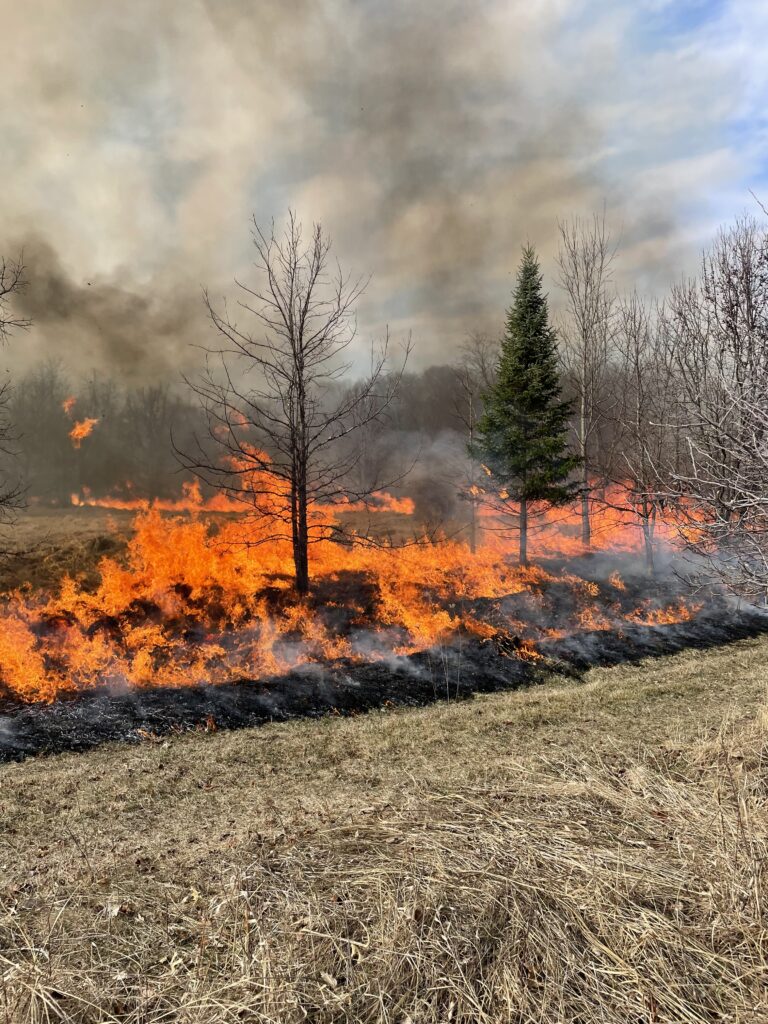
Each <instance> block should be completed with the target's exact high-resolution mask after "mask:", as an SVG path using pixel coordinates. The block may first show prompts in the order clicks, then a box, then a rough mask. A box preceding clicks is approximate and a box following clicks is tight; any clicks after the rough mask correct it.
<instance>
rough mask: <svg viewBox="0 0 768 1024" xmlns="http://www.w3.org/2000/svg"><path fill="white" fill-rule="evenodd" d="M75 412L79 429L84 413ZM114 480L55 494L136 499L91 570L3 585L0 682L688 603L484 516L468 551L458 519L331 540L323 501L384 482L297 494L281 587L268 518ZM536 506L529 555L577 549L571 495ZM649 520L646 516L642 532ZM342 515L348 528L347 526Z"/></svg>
mask: <svg viewBox="0 0 768 1024" xmlns="http://www.w3.org/2000/svg"><path fill="white" fill-rule="evenodd" d="M84 422H85V423H87V424H89V426H88V429H87V430H86V431H85V432H84V433H82V435H81V436H87V434H88V433H89V432H90V430H91V429H92V427H93V425H95V423H96V422H97V421H96V420H87V421H84ZM78 426H80V424H75V428H77V427H78ZM235 468H236V469H238V470H239V471H240V472H241V473H242V480H243V482H244V484H245V485H247V487H248V488H250V491H251V493H252V495H253V498H254V503H255V504H256V506H257V508H258V507H261V508H262V509H263V508H265V507H267V508H268V507H269V505H268V503H270V502H274V501H277V500H278V499H279V497H280V494H281V492H280V491H279V488H280V487H281V486H287V485H286V484H285V482H284V481H276V480H275V478H274V477H273V475H272V474H270V473H269V472H268V469H267V468H263V467H262V468H254V467H253V465H252V464H251V465H250V467H247V466H244V467H235ZM125 491H126V497H123V498H106V499H102V498H96V497H94V496H92V495H91V494H90V493H89V492H88V491H87V490H86V489H84V490H83V491H82V492H81V493H80V494H73V495H72V503H73V504H74V505H88V506H91V505H92V506H96V507H106V508H112V509H121V508H123V509H129V510H135V511H136V512H137V515H136V518H135V520H134V524H133V527H134V529H133V535H132V537H131V539H130V540H129V542H128V546H127V550H126V552H125V555H124V556H122V557H120V558H115V557H107V558H104V559H103V560H102V561H101V562H100V564H99V582H98V585H96V586H95V587H94V586H92V585H90V586H89V585H88V584H87V583H86V582H84V581H81V580H79V579H77V578H74V577H66V578H65V579H64V580H63V582H62V583H61V585H60V587H59V589H58V592H56V593H35V592H32V591H17V592H15V593H12V594H10V595H7V596H6V598H5V600H4V603H3V605H2V606H1V607H0V697H2V696H6V697H11V698H13V699H16V700H22V701H52V700H55V699H56V698H58V697H59V696H61V695H63V694H66V693H72V692H78V691H82V690H86V689H89V688H93V687H99V686H102V687H103V686H111V687H126V686H128V687H145V686H153V687H155V686H179V685H190V684H202V683H223V682H227V681H230V680H233V679H243V678H252V679H258V678H262V677H266V676H271V675H275V674H280V673H285V672H288V671H290V670H292V669H294V668H296V667H298V666H301V665H304V664H307V663H311V662H326V661H329V660H333V659H346V660H347V661H348V662H350V663H354V662H356V661H358V662H360V661H370V660H372V659H377V658H387V657H391V656H392V655H393V654H395V655H398V654H410V653H413V652H415V651H418V650H424V649H427V648H433V647H435V646H436V645H440V644H454V643H456V642H457V641H458V640H459V639H460V638H461V637H462V636H466V637H471V638H475V640H478V639H479V640H481V641H482V642H488V643H492V644H493V645H494V646H495V648H496V650H497V653H498V654H500V655H503V656H507V657H514V658H519V659H522V660H527V661H531V660H536V659H538V658H539V657H540V654H539V651H538V650H537V646H536V645H537V643H538V641H540V640H543V639H546V638H548V637H554V636H562V635H567V634H569V633H575V632H580V631H584V630H604V629H615V628H617V627H620V626H622V624H624V625H626V624H627V623H631V624H635V625H646V626H656V625H664V624H667V623H673V622H681V621H686V620H688V619H690V618H691V617H693V616H694V615H695V614H696V613H697V611H698V610H699V608H700V606H699V605H695V604H691V603H686V602H685V601H682V600H681V599H679V598H676V599H675V600H673V601H671V602H667V603H665V602H664V601H663V600H662V599H660V598H656V599H651V598H645V599H641V598H639V597H638V595H637V593H635V595H634V597H633V596H632V593H631V591H632V588H631V587H630V586H628V584H627V581H626V579H624V578H622V577H621V576H619V574H618V573H613V575H611V576H610V577H608V579H607V580H604V581H602V582H596V581H595V580H594V579H586V578H583V577H582V576H580V575H579V574H578V573H577V572H575V571H569V570H568V569H567V568H565V567H564V566H567V565H568V564H570V563H568V562H565V561H563V562H557V561H554V562H550V563H548V567H546V568H545V567H544V566H543V565H541V564H532V565H528V566H524V567H521V566H519V565H517V564H515V562H514V560H513V558H512V557H511V553H512V550H513V549H514V546H515V538H514V535H512V536H511V537H510V536H509V535H507V536H504V535H503V534H502V533H500V532H497V531H496V530H495V529H494V527H495V524H494V523H493V522H492V521H491V520H489V519H487V518H486V519H485V520H484V526H485V529H484V530H483V537H484V543H483V544H481V545H480V546H478V548H477V550H476V551H474V552H471V551H470V548H469V545H468V544H467V543H466V542H465V541H464V540H463V539H462V538H461V537H460V536H444V537H442V538H439V539H437V540H435V539H434V538H430V539H429V540H427V538H426V537H425V538H422V539H421V541H420V542H414V543H408V544H405V545H403V546H399V547H398V546H387V545H384V544H370V543H363V542H362V538H358V541H360V542H359V543H356V544H349V543H346V542H345V543H340V542H339V541H338V539H337V538H338V537H339V533H338V531H337V530H336V529H335V527H337V526H338V524H339V521H340V520H339V516H344V515H345V514H350V515H351V514H352V513H361V512H368V511H375V510H381V511H386V512H392V513H397V514H399V515H403V516H404V517H407V516H410V515H412V514H413V503H412V502H411V501H410V499H407V498H397V497H394V496H393V495H390V494H388V493H386V492H378V493H376V494H374V495H373V496H372V498H371V499H370V501H368V502H365V503H362V502H356V501H348V502H346V503H345V502H341V503H337V504H334V505H332V506H317V505H316V506H313V507H312V508H311V509H310V517H311V521H312V523H313V525H314V528H315V530H314V534H313V536H314V537H315V541H316V542H315V543H313V544H312V546H311V574H312V578H313V580H314V583H315V594H316V596H315V597H310V598H307V599H303V600H298V599H297V598H296V596H295V594H294V593H293V590H292V572H293V564H292V549H291V544H290V540H289V536H288V534H287V532H286V533H285V534H284V535H280V534H278V535H275V526H274V522H272V521H270V520H265V519H263V518H259V517H258V516H254V515H237V516H232V515H230V516H227V517H223V518H222V517H218V518H217V517H216V516H213V515H211V514H210V513H216V512H226V513H231V512H236V511H237V512H242V511H243V510H244V509H246V510H247V506H245V505H243V504H242V503H241V502H238V501H235V500H233V499H230V498H227V497H225V496H222V495H218V496H214V497H212V498H205V497H204V496H203V494H202V492H201V489H200V485H199V484H198V483H197V482H188V483H186V484H185V485H184V486H183V489H182V495H181V497H179V498H178V499H164V500H157V501H154V502H153V503H152V504H151V506H150V504H149V502H148V501H146V500H145V499H141V498H139V497H137V496H134V494H133V491H134V489H133V488H132V487H131V485H130V484H126V487H125ZM615 504H616V505H617V506H619V503H618V502H616V503H615ZM619 507H620V506H619ZM350 521H351V520H350ZM540 522H542V523H545V524H546V525H547V529H546V530H539V531H536V532H534V534H533V538H532V546H533V547H534V548H537V549H538V551H539V555H540V556H544V555H548V556H550V557H553V556H554V557H556V558H562V557H563V556H566V557H569V556H572V555H583V554H584V549H583V546H582V545H581V541H580V539H579V525H580V524H579V518H578V514H577V513H576V512H571V511H570V510H565V511H564V510H562V509H559V510H554V511H551V512H548V513H546V515H544V516H542V517H541V520H540ZM593 525H594V535H595V537H596V538H598V539H599V541H600V543H601V544H602V546H603V549H604V550H609V551H613V552H618V553H620V554H622V553H624V554H627V553H628V554H630V555H635V554H637V552H638V551H639V550H640V548H641V543H640V541H641V538H640V536H639V532H638V530H637V528H636V525H635V524H633V523H632V522H631V520H630V519H629V518H628V517H627V515H626V514H624V513H621V512H617V511H615V509H614V508H613V507H611V505H610V504H608V503H606V504H605V506H604V507H603V509H602V510H601V509H599V508H596V510H595V516H594V519H593ZM666 529H667V527H666V525H665V524H664V523H661V522H660V523H658V524H657V535H664V531H665V530H666ZM415 532H416V528H415V527H414V529H413V530H412V531H411V533H412V534H414V533H415ZM346 533H347V539H349V528H347V530H346ZM572 564H577V563H572ZM587 564H588V563H587Z"/></svg>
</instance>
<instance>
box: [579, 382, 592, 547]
mask: <svg viewBox="0 0 768 1024" xmlns="http://www.w3.org/2000/svg"><path fill="white" fill-rule="evenodd" d="M582 390H583V389H582ZM579 421H580V422H579V434H580V436H579V448H580V449H581V451H580V455H581V472H582V478H581V542H582V544H583V545H584V547H585V548H588V547H589V546H590V544H591V543H592V524H591V522H590V518H589V466H588V465H587V399H586V396H585V395H584V394H582V396H581V410H580V415H579Z"/></svg>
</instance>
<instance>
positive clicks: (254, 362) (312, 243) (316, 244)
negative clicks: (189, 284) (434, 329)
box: [177, 213, 408, 596]
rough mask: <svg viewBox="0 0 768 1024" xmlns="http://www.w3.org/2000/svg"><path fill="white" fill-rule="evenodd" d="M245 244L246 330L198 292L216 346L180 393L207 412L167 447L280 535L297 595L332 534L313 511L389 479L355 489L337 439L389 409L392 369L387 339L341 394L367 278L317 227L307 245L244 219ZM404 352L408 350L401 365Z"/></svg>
mask: <svg viewBox="0 0 768 1024" xmlns="http://www.w3.org/2000/svg"><path fill="white" fill-rule="evenodd" d="M253 244H254V248H255V250H256V259H255V264H254V266H255V270H256V274H257V277H256V281H255V283H254V284H253V285H245V284H242V283H240V282H238V285H239V288H240V290H241V293H242V295H243V299H242V301H241V302H240V308H241V311H242V312H243V313H245V314H246V315H247V316H248V317H249V318H250V319H251V321H252V322H253V323H254V325H255V328H256V330H255V332H254V333H251V332H250V331H249V330H248V329H247V327H244V326H241V325H240V324H239V323H238V322H237V321H236V320H235V319H234V318H233V317H232V316H231V315H230V314H229V312H228V310H227V309H226V308H225V309H224V310H223V311H219V310H217V309H216V308H215V307H214V305H213V303H212V302H211V301H210V300H209V298H208V296H207V295H206V297H205V298H206V303H207V306H208V312H209V315H210V318H211V323H212V324H213V327H214V328H215V330H216V332H217V334H218V336H219V337H220V339H221V345H220V347H218V348H213V349H209V350H208V369H207V372H206V373H205V375H204V376H203V377H202V378H201V379H200V380H199V381H196V382H193V383H191V384H190V386H191V387H192V390H193V391H194V392H195V393H196V394H197V396H198V397H199V399H200V400H201V402H202V405H203V409H204V411H205V413H206V415H207V420H208V437H207V439H206V440H205V443H203V442H202V441H197V442H196V443H193V445H192V448H193V450H192V451H189V450H186V451H178V449H177V451H178V454H179V456H180V458H181V461H182V464H183V465H184V466H186V467H187V468H189V469H191V470H192V471H193V472H194V473H196V474H197V476H198V477H200V478H201V479H202V480H204V481H206V482H207V483H211V484H213V485H215V486H217V487H218V488H219V489H221V490H222V491H224V492H225V493H226V494H227V495H228V496H230V497H232V498H234V499H236V500H239V501H242V502H243V503H244V504H245V505H246V506H248V508H249V510H250V511H251V513H252V514H253V515H255V516H258V517H260V518H261V519H263V520H265V521H266V522H267V524H268V526H269V527H270V528H269V529H268V532H267V533H266V534H265V537H264V539H265V540H268V539H274V538H285V537H289V538H290V540H291V544H292V549H293V561H294V570H295V573H294V582H295V587H296V591H297V593H298V594H299V595H302V596H303V595H305V594H307V592H308V591H309V546H310V544H311V543H312V542H313V541H316V540H320V539H323V538H325V537H328V536H329V533H330V526H331V517H329V516H324V515H318V514H317V513H315V514H313V509H317V508H318V507H328V506H333V505H334V504H340V503H342V502H344V501H345V500H348V499H350V498H352V499H353V500H357V501H360V500H363V501H365V500H366V499H367V498H368V497H370V493H371V491H373V490H374V489H375V488H378V487H381V486H383V485H385V484H386V483H391V481H380V482H378V483H376V484H374V483H373V481H371V480H370V479H366V481H365V482H364V483H363V485H362V488H361V489H357V488H356V487H355V483H354V477H355V469H356V467H357V466H358V463H359V461H360V459H361V457H362V456H361V451H360V448H359V447H358V446H354V445H349V444H348V443H346V442H347V441H348V439H349V436H350V434H352V433H353V432H355V431H361V430H362V429H363V428H364V427H365V426H366V424H369V423H371V422H373V421H374V420H376V419H378V418H379V417H380V416H381V415H382V414H383V412H384V411H385V409H387V407H388V406H389V405H390V403H391V401H392V399H393V397H394V395H395V393H396V391H397V388H398V385H399V381H400V376H401V374H402V368H401V370H400V372H399V373H387V372H386V360H387V343H386V341H385V343H384V345H383V346H382V347H381V350H380V351H379V352H378V353H373V354H372V359H371V368H370V371H369V373H368V374H367V376H366V377H365V378H364V379H363V380H362V381H360V382H358V385H357V387H355V388H352V389H346V390H344V391H343V392H341V393H339V387H338V384H339V381H340V380H341V379H342V378H343V376H344V375H345V373H347V372H348V371H349V369H350V363H349V362H348V361H345V354H346V353H347V350H348V349H349V346H350V344H351V343H352V341H353V339H354V337H355V330H356V323H355V304H356V302H357V300H358V299H359V297H360V296H361V294H362V292H363V290H364V288H365V284H366V282H365V281H364V280H363V279H361V278H357V279H350V278H348V277H347V276H346V275H345V274H344V273H343V272H342V270H341V268H340V267H339V266H338V264H334V263H333V262H332V260H331V257H330V249H331V242H330V239H329V238H328V236H327V235H326V234H324V232H323V230H322V228H321V227H320V225H319V224H315V225H314V226H313V229H312V233H311V236H310V237H309V239H307V240H305V239H304V236H303V233H302V227H301V224H300V223H299V222H298V220H297V218H296V216H295V214H293V213H290V214H289V217H288V223H287V225H286V228H285V231H284V232H282V233H276V231H275V228H274V225H273V227H272V229H271V231H270V232H269V233H265V232H264V231H263V230H262V229H261V228H260V227H259V226H258V224H256V222H255V221H254V229H253ZM407 355H408V350H407V348H406V352H405V356H404V360H403V366H404V365H405V359H407ZM358 479H359V478H358Z"/></svg>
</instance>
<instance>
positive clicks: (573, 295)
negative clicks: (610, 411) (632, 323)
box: [557, 212, 616, 547]
mask: <svg viewBox="0 0 768 1024" xmlns="http://www.w3.org/2000/svg"><path fill="white" fill-rule="evenodd" d="M558 228H559V233H560V246H559V250H558V255H557V263H558V266H559V268H560V272H559V283H560V286H561V287H562V288H563V290H564V291H565V294H566V296H567V306H566V317H565V319H564V322H563V323H562V324H561V325H560V328H559V335H560V340H561V352H562V356H563V364H564V369H565V371H566V374H567V376H568V378H569V381H570V383H571V386H572V387H574V389H575V392H576V394H575V398H576V402H577V406H578V419H577V422H576V436H577V450H578V454H579V456H580V458H581V473H582V481H581V539H582V542H583V543H584V545H585V546H587V547H588V546H589V544H590V542H591V536H592V530H591V522H590V500H589V498H590V487H591V477H592V476H593V475H594V473H595V462H596V460H595V455H594V447H595V441H596V436H597V432H598V430H599V428H600V425H601V421H602V419H603V417H604V414H605V410H604V409H602V408H601V404H600V402H599V396H600V395H601V394H602V393H604V388H603V384H604V378H605V373H606V369H607V367H608V363H609V351H610V339H611V334H612V331H613V312H614V298H613V293H612V290H611V279H612V267H613V262H614V259H615V256H616V248H615V246H614V244H613V242H612V239H611V236H610V233H609V231H608V229H607V227H606V223H605V212H603V213H602V214H599V215H598V214H594V215H593V217H592V219H591V220H583V219H581V218H579V217H574V218H573V219H572V220H571V221H569V222H567V223H566V222H561V223H559V224H558Z"/></svg>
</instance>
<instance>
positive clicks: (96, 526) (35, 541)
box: [0, 506, 420, 594]
mask: <svg viewBox="0 0 768 1024" xmlns="http://www.w3.org/2000/svg"><path fill="white" fill-rule="evenodd" d="M180 514H181V515H183V514H184V513H169V515H180ZM135 515H136V513H135V512H131V511H125V510H119V509H118V510H109V509H101V508H90V507H87V506H86V507H80V508H76V507H72V508H42V507H41V508H36V507H31V508H28V509H26V510H24V511H23V512H21V513H19V515H18V518H17V520H16V521H15V522H14V523H13V524H12V525H10V526H5V527H3V526H0V594H2V593H6V592H8V591H11V590H16V589H18V588H19V587H24V586H29V587H32V588H33V589H41V590H42V589H46V590H53V589H55V588H56V587H57V586H58V584H59V583H60V582H61V580H62V578H63V577H64V576H73V577H76V578H78V579H82V580H83V581H84V582H85V583H86V584H87V585H95V584H96V583H97V582H98V578H99V574H98V566H99V562H100V561H101V559H102V558H103V557H105V556H110V557H114V556H120V555H122V554H123V552H124V551H125V548H126V544H127V541H128V539H129V538H130V537H131V536H132V534H133V529H132V524H133V520H134V518H135ZM205 517H206V518H208V519H211V520H213V521H214V522H217V521H220V520H221V519H222V518H229V516H222V515H221V514H219V513H205ZM339 521H340V522H341V523H342V525H343V526H344V528H345V529H346V530H349V531H354V532H357V533H359V534H363V535H364V534H368V533H371V534H373V535H375V536H377V537H379V538H380V539H382V540H383V541H385V542H391V543H401V542H403V541H407V540H409V539H411V537H412V535H413V533H414V531H418V530H419V529H420V527H419V526H418V524H414V521H413V519H412V518H411V517H409V516H403V515H398V514H397V513H389V512H379V513H375V514H374V513H345V514H343V515H340V516H339Z"/></svg>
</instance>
